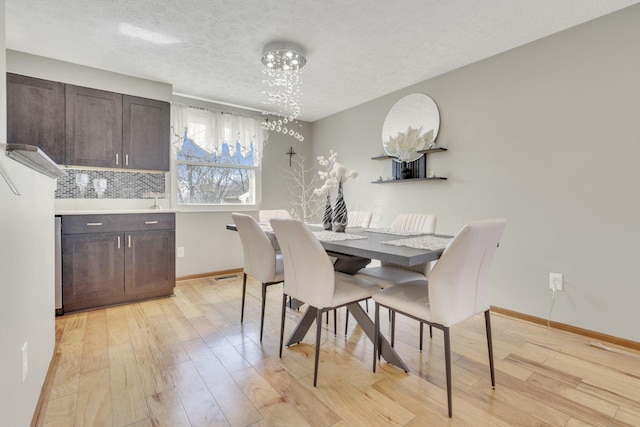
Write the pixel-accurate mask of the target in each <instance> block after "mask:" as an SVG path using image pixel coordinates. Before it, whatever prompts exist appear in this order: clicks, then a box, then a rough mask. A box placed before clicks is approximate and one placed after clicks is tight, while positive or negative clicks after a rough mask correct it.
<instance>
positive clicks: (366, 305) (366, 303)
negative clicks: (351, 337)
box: [364, 299, 369, 313]
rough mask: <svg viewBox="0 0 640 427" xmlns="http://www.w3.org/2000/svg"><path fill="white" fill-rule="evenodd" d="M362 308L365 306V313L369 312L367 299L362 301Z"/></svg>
mask: <svg viewBox="0 0 640 427" xmlns="http://www.w3.org/2000/svg"><path fill="white" fill-rule="evenodd" d="M364 306H365V308H366V310H367V313H368V312H369V300H368V299H366V300H364Z"/></svg>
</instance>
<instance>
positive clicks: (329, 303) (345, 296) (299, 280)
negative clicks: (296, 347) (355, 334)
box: [270, 218, 380, 387]
mask: <svg viewBox="0 0 640 427" xmlns="http://www.w3.org/2000/svg"><path fill="white" fill-rule="evenodd" d="M270 222H271V227H273V231H274V232H275V233H276V238H277V239H278V243H279V244H280V249H281V251H282V255H283V257H284V273H285V276H286V277H287V280H285V282H284V294H283V298H282V314H281V321H280V357H282V342H283V337H284V321H285V301H286V298H287V296H291V297H293V298H296V299H298V300H301V301H303V302H305V303H307V304H308V305H309V307H308V308H307V313H310V314H311V315H313V312H312V311H309V310H314V311H315V316H316V319H315V322H316V349H315V350H316V351H315V367H314V370H313V386H314V387H315V386H316V384H317V382H318V361H319V358H320V335H321V334H322V313H324V312H326V311H328V310H332V309H335V308H338V307H342V306H347V305H349V304H354V303H357V302H359V301H363V300H366V299H368V298H370V297H371V296H372V295H373V294H375V293H376V292H378V291H379V290H380V288H379V287H378V286H376V285H375V284H373V283H371V282H369V281H367V280H363V279H360V278H357V277H355V276H352V275H350V274H346V273H340V272H336V271H335V270H334V268H333V264H332V263H331V261H330V259H329V256H328V255H327V253H326V252H325V250H324V248H323V247H322V245H321V244H320V242H319V241H318V239H317V238H316V236H314V234H313V233H312V232H311V230H310V229H309V227H307V226H306V225H305V224H304V223H302V222H301V221H297V220H293V219H277V218H274V219H272V220H271V221H270ZM307 313H305V318H306V316H307ZM305 322H306V320H305ZM309 326H310V324H309ZM307 327H308V326H307Z"/></svg>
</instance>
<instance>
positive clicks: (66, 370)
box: [50, 342, 84, 399]
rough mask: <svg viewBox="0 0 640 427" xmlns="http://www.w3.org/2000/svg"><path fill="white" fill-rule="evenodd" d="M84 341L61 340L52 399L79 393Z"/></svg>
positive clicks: (52, 387)
mask: <svg viewBox="0 0 640 427" xmlns="http://www.w3.org/2000/svg"><path fill="white" fill-rule="evenodd" d="M83 345H84V343H83V342H60V343H59V344H58V351H59V352H60V363H59V364H58V368H57V370H56V377H55V379H54V380H53V385H52V386H51V395H50V398H51V399H57V398H59V397H63V396H68V395H70V394H76V393H78V383H79V381H80V367H81V364H82V348H83Z"/></svg>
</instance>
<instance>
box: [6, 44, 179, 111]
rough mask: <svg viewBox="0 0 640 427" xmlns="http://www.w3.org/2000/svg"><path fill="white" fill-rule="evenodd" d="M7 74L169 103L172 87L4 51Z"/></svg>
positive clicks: (35, 56) (22, 53) (40, 57)
mask: <svg viewBox="0 0 640 427" xmlns="http://www.w3.org/2000/svg"><path fill="white" fill-rule="evenodd" d="M6 52H7V72H9V73H15V74H22V75H25V76H30V77H36V78H39V79H46V80H53V81H56V82H61V83H69V84H73V85H76V86H84V87H90V88H94V89H100V90H108V91H112V92H119V93H124V94H126V95H133V96H141V97H143V98H151V99H158V100H161V101H167V102H170V101H171V96H172V95H171V91H172V86H171V85H170V84H168V83H162V82H155V81H151V80H146V79H141V78H138V77H132V76H127V75H125V74H118V73H113V72H111V71H105V70H100V69H98V68H91V67H85V66H83V65H78V64H72V63H70V62H64V61H58V60H55V59H51V58H45V57H42V56H37V55H31V54H28V53H24V52H18V51H15V50H10V49H7V51H6Z"/></svg>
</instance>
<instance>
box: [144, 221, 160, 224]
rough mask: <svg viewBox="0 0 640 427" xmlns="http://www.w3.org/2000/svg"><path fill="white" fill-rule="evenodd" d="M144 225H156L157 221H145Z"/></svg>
mask: <svg viewBox="0 0 640 427" xmlns="http://www.w3.org/2000/svg"><path fill="white" fill-rule="evenodd" d="M144 223H145V224H157V223H158V221H145V222H144Z"/></svg>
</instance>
